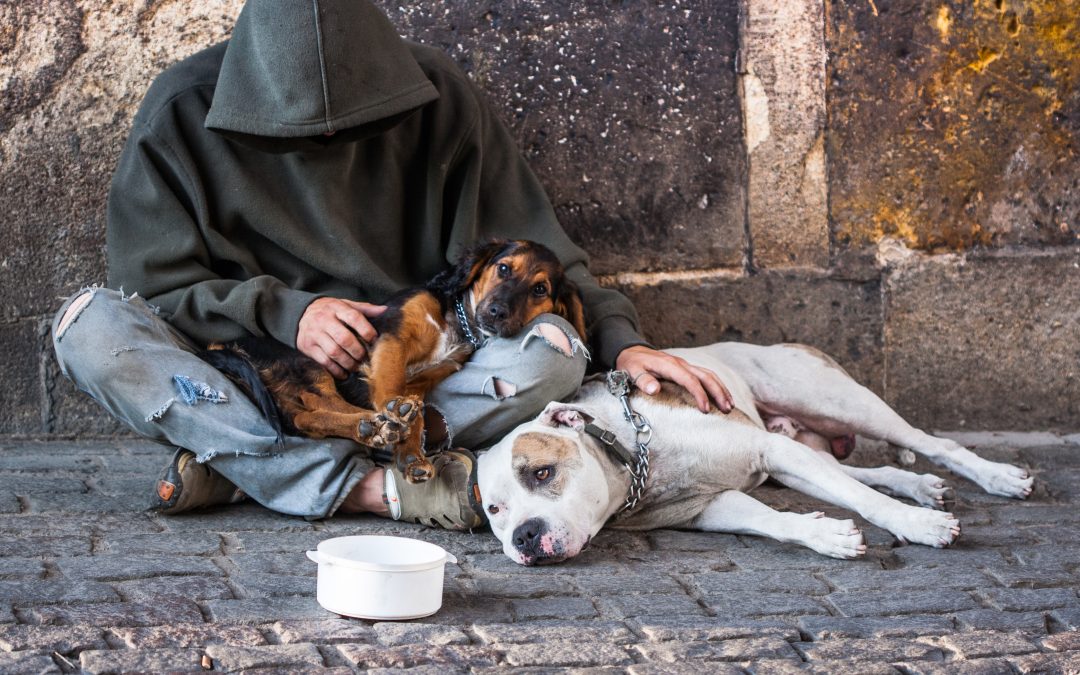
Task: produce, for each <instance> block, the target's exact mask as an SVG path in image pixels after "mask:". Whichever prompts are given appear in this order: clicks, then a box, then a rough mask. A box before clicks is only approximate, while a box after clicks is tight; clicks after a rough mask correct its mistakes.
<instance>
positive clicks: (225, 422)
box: [52, 288, 587, 518]
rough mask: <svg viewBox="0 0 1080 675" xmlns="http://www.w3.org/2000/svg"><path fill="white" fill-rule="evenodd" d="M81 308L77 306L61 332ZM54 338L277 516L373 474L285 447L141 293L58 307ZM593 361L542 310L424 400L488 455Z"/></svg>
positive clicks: (147, 423)
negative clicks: (551, 337)
mask: <svg viewBox="0 0 1080 675" xmlns="http://www.w3.org/2000/svg"><path fill="white" fill-rule="evenodd" d="M87 296H88V297H87ZM76 302H78V303H80V305H81V306H76V309H75V310H74V311H73V314H72V316H71V317H68V318H67V320H66V321H65V322H64V325H63V326H62V327H61V326H60V322H61V318H62V317H64V314H65V312H66V311H67V309H68V308H69V307H70V306H72V305H73V303H76ZM543 324H550V325H548V326H544V325H543ZM552 326H555V327H557V328H558V329H559V330H560V331H561V332H562V335H560V336H558V337H562V336H563V335H564V336H566V337H567V338H569V339H568V340H567V341H562V340H548V339H547V338H546V337H545V336H544V334H543V333H544V332H547V331H550V330H551V327H552ZM549 335H551V334H550V333H549ZM52 338H53V348H54V349H55V351H56V358H57V360H58V361H59V363H60V369H61V370H62V371H63V373H64V374H65V375H66V376H67V377H68V378H69V379H71V381H72V382H74V383H75V385H76V386H77V387H78V388H79V389H81V390H82V391H84V392H86V393H87V394H89V395H90V396H92V397H93V398H94V399H96V400H97V401H98V402H99V403H101V404H102V405H103V406H104V407H105V409H106V410H108V411H109V412H110V413H112V414H113V415H114V416H116V417H117V418H118V419H119V420H120V421H122V422H124V423H125V424H127V425H128V426H129V427H131V428H132V429H133V430H135V432H136V433H138V434H140V435H142V436H145V437H147V438H149V439H152V440H154V441H157V442H159V443H162V444H166V445H169V446H173V447H182V448H186V449H188V450H191V451H192V452H194V453H195V455H196V456H197V458H198V461H200V462H209V463H210V466H211V467H213V468H214V469H216V470H217V471H218V472H219V473H221V474H222V475H224V476H225V477H226V478H228V479H229V480H230V481H232V482H233V483H234V484H235V485H236V486H237V487H238V488H240V489H241V490H243V491H244V492H245V493H247V494H248V495H249V496H250V497H251V498H253V499H254V500H256V501H257V502H259V503H260V504H262V505H264V506H266V507H267V508H270V509H273V510H274V511H278V512H281V513H286V514H291V515H298V516H305V517H308V518H325V517H329V516H330V515H332V514H333V513H334V511H336V510H337V508H338V506H340V505H341V503H342V502H343V501H344V500H345V497H347V496H348V494H349V492H350V491H351V490H352V489H353V487H355V486H356V484H357V483H358V482H359V481H360V479H361V478H363V477H364V475H365V474H366V473H367V472H368V471H370V470H371V469H372V468H374V467H375V462H374V461H373V460H372V457H371V451H370V449H369V448H366V447H364V446H361V445H358V444H356V443H354V442H352V441H350V440H346V439H340V438H326V439H311V438H302V437H295V436H288V437H286V438H285V443H284V446H281V445H278V444H277V443H276V434H275V432H274V430H273V429H272V428H271V427H270V424H269V423H268V422H267V421H266V420H265V418H263V417H262V415H261V414H260V413H259V411H258V409H257V408H256V407H255V406H254V404H252V403H251V402H250V400H248V398H247V397H246V396H245V395H244V394H243V392H242V391H241V390H240V389H239V388H238V387H237V386H236V385H235V384H233V382H232V381H230V380H229V379H228V378H226V377H225V376H224V375H222V374H221V373H220V372H218V371H217V370H215V369H214V368H213V367H211V366H210V365H209V364H207V363H206V362H205V361H203V360H202V359H200V358H198V357H197V356H195V353H196V352H197V351H198V347H197V346H196V345H195V344H194V343H193V342H192V341H191V340H189V339H188V338H187V337H186V336H184V335H183V334H182V333H180V331H178V330H176V329H175V328H173V327H172V326H171V325H170V324H169V323H168V322H166V321H165V320H163V319H162V318H161V317H159V316H158V315H157V312H156V310H155V309H154V308H153V307H151V306H150V305H148V304H147V303H146V302H145V301H144V300H143V299H142V298H140V297H138V296H137V295H135V296H124V295H122V293H120V292H119V291H115V290H111V289H106V288H94V289H88V290H84V291H80V292H79V293H77V294H75V295H74V296H72V297H71V298H70V299H69V300H68V301H67V302H66V303H64V306H63V307H61V308H60V311H59V312H57V314H56V318H55V319H54V321H53V328H52ZM557 343H564V344H565V343H568V345H569V350H566V349H564V344H557ZM586 360H587V355H586V352H585V349H584V347H583V345H582V344H581V341H580V340H579V339H578V337H577V334H576V333H575V332H574V329H573V328H572V327H571V326H570V324H569V323H567V322H566V321H565V320H563V319H562V318H561V317H558V316H555V315H552V314H545V315H542V316H540V317H538V318H537V319H535V320H534V321H533V322H532V323H530V324H529V325H527V326H526V327H525V328H524V329H523V331H522V333H521V334H519V335H518V336H517V337H514V338H492V339H490V340H488V341H487V342H486V343H485V344H484V345H483V346H482V347H481V348H480V349H478V350H477V351H476V352H475V353H474V354H473V355H472V358H471V359H470V360H469V361H468V362H467V363H466V364H465V366H464V367H463V368H462V369H461V370H460V371H458V372H457V373H454V374H453V375H451V376H450V377H449V378H447V379H446V380H444V381H443V382H442V383H440V384H439V385H438V386H437V387H436V388H435V389H434V390H433V391H432V392H431V393H430V394H429V395H428V397H427V402H428V403H429V404H431V405H433V406H435V407H436V408H437V409H438V410H439V412H441V413H442V414H443V416H444V417H445V419H446V423H447V427H448V431H449V432H450V433H451V434H452V436H453V442H454V444H455V445H458V446H463V447H468V448H483V447H485V446H487V445H491V444H492V443H494V442H496V441H497V440H498V439H499V438H500V437H501V436H502V435H503V434H505V433H506V432H507V431H509V430H510V429H512V428H513V427H514V426H516V425H517V424H518V423H520V422H522V421H524V420H526V419H529V418H530V417H533V416H535V415H536V414H538V413H539V412H540V411H541V410H542V409H543V408H544V406H545V405H547V403H548V402H550V401H553V400H558V399H562V398H566V397H568V396H571V395H573V394H574V393H575V392H576V391H577V389H578V386H579V385H580V384H581V380H582V377H583V376H584V373H585V367H586ZM149 485H150V481H149V480H148V481H147V491H148V493H149Z"/></svg>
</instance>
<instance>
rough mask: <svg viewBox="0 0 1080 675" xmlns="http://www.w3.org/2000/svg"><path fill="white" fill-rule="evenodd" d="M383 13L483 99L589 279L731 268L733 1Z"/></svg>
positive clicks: (408, 8)
mask: <svg viewBox="0 0 1080 675" xmlns="http://www.w3.org/2000/svg"><path fill="white" fill-rule="evenodd" d="M380 5H381V6H382V7H383V9H385V10H386V11H387V13H388V14H389V16H390V19H391V20H392V21H394V22H395V23H397V24H398V25H399V26H400V27H401V29H402V32H403V33H404V34H406V35H408V36H411V37H414V38H419V39H421V40H422V41H425V42H429V43H431V44H435V45H437V46H440V47H442V48H444V49H446V50H447V51H448V52H449V53H450V54H451V55H452V56H453V57H454V58H455V59H457V61H458V62H459V63H460V64H461V65H462V66H463V67H464V69H465V70H466V71H467V72H470V73H471V74H472V76H473V78H474V79H475V80H476V81H477V83H478V84H480V86H481V87H482V88H483V89H484V90H485V91H486V92H487V94H488V95H489V97H490V99H491V101H492V103H493V104H494V106H495V109H496V111H497V113H498V114H499V116H500V117H502V119H504V120H505V121H507V122H508V124H509V125H510V127H511V130H512V132H513V134H514V135H515V137H516V138H517V140H518V143H519V146H520V147H521V148H522V150H523V151H524V153H525V156H526V158H527V159H528V161H529V162H530V164H531V165H532V166H533V167H534V169H535V170H536V172H537V174H538V176H539V177H540V180H541V181H542V182H543V183H544V185H545V187H546V188H547V190H548V194H549V195H550V196H551V200H552V202H553V204H554V205H555V209H556V212H557V213H558V216H559V219H560V220H561V221H562V223H563V225H564V226H565V227H566V229H567V231H568V232H569V233H570V235H571V236H572V237H573V238H574V239H575V240H576V241H578V242H579V243H580V244H582V245H583V246H584V248H585V249H586V250H587V251H589V253H590V254H592V255H593V256H594V260H595V269H596V270H598V271H601V272H611V271H616V270H619V271H626V270H662V269H681V268H686V267H689V268H709V267H716V266H732V265H736V266H737V265H741V264H742V259H743V249H744V246H745V243H744V235H743V230H744V226H743V221H744V214H745V208H744V205H743V204H744V201H745V197H744V195H745V192H744V188H743V182H744V180H745V174H746V160H745V158H744V152H743V147H744V146H743V141H742V118H741V114H740V106H739V97H738V93H737V90H736V78H735V69H734V61H735V51H736V48H737V44H738V34H737V30H738V11H739V10H738V3H736V2H733V1H731V0H724V1H722V2H710V1H707V0H691V1H690V2H682V3H680V4H679V5H678V6H675V5H658V4H655V3H651V2H643V1H641V0H632V1H631V2H625V3H622V4H620V5H618V7H609V6H605V5H592V4H589V3H547V4H543V5H538V4H519V5H515V6H514V7H513V9H512V10H510V9H509V8H503V7H500V6H498V5H497V4H492V3H491V2H486V1H482V0H481V1H477V0H470V1H468V2H463V3H452V4H451V3H442V4H439V3H434V4H429V3H418V4H410V5H401V4H400V3H392V2H381V3H380Z"/></svg>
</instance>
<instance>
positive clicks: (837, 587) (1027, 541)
mask: <svg viewBox="0 0 1080 675" xmlns="http://www.w3.org/2000/svg"><path fill="white" fill-rule="evenodd" d="M1004 440H1008V441H1013V442H1017V441H1019V442H1020V443H1021V444H1025V443H1026V444H1027V447H1020V449H1015V448H1016V446H1015V444H1014V445H1013V446H1010V447H1009V448H1006V447H1004V446H1001V447H983V448H980V450H979V451H980V453H981V454H983V455H984V456H988V457H991V458H994V459H1001V460H1009V461H1014V462H1016V463H1019V464H1022V465H1024V466H1027V467H1030V468H1031V469H1032V470H1033V471H1034V472H1035V474H1036V476H1037V478H1038V483H1037V488H1036V492H1035V494H1034V495H1033V497H1032V499H1031V500H1030V501H1028V502H1017V501H1010V500H1006V499H1002V498H996V497H989V496H986V495H984V494H981V493H979V492H978V491H976V490H975V489H974V488H973V486H972V485H971V484H969V483H966V482H964V481H962V480H961V479H959V478H957V477H955V476H949V475H948V474H947V473H943V472H940V471H939V472H938V473H939V474H940V475H945V476H946V477H948V478H950V481H951V484H952V485H954V486H956V487H957V493H958V494H957V500H956V504H955V507H954V512H955V513H957V514H958V515H959V516H960V518H961V520H962V523H963V527H964V533H963V536H962V537H961V539H960V541H959V542H958V544H957V545H956V546H954V547H953V548H950V549H947V550H935V549H931V548H925V547H920V546H896V544H895V542H894V541H893V539H892V537H891V536H889V535H888V534H886V533H885V532H883V531H881V530H878V529H876V528H873V527H870V526H865V524H864V526H865V531H866V532H867V534H868V543H869V544H870V552H869V554H868V555H867V557H866V559H864V560H860V561H856V562H847V561H837V560H831V559H829V558H824V557H821V556H818V555H817V554H814V553H812V552H810V551H808V550H804V549H800V548H797V547H795V546H792V545H786V544H779V543H776V542H771V541H766V540H762V539H756V538H752V537H735V536H729V535H717V534H703V533H692V532H677V531H670V530H662V531H656V532H651V533H641V534H638V533H634V534H628V533H618V532H607V533H602V534H601V535H600V536H599V537H597V539H596V541H595V545H594V546H593V547H592V548H591V549H590V550H589V551H588V552H587V553H586V554H584V555H582V556H581V557H580V558H579V559H576V560H573V561H571V562H570V563H567V564H564V565H561V566H554V567H541V568H521V567H518V566H516V565H515V564H513V563H511V562H510V560H509V559H507V558H505V557H504V556H503V555H502V554H501V552H500V548H499V546H498V544H497V542H496V541H495V539H494V537H492V536H491V534H490V533H489V532H486V531H485V532H477V533H474V534H467V533H465V534H457V533H448V532H444V531H438V530H431V529H425V528H421V527H419V526H405V525H401V524H396V523H391V522H388V521H385V520H381V519H377V518H372V517H349V518H335V519H332V520H329V521H325V522H307V521H304V520H302V519H299V518H290V517H284V516H280V515H277V514H274V513H271V512H269V511H267V510H265V509H262V508H260V507H258V506H255V505H252V504H245V505H240V506H235V507H231V508H222V509H216V510H210V511H205V512H203V513H200V514H198V515H189V516H176V517H171V518H170V517H165V516H154V515H149V514H147V513H145V512H143V510H142V507H143V506H144V505H145V504H146V503H147V501H148V493H149V491H150V489H151V484H152V482H153V479H154V477H155V476H156V474H157V471H158V469H159V468H160V466H161V465H163V464H164V463H165V461H166V460H167V458H168V457H169V454H170V453H169V451H168V450H167V449H164V448H161V447H158V446H154V445H152V444H148V443H144V442H138V441H131V440H120V441H116V440H113V441H79V442H51V443H36V442H31V441H0V671H2V672H20V673H21V672H75V671H80V670H82V671H85V672H92V673H104V672H150V673H157V672H166V671H169V672H178V671H179V672H183V671H193V672H201V671H202V666H201V664H202V663H203V660H204V657H209V659H212V662H211V663H212V667H213V669H214V670H215V671H229V672H280V671H289V672H296V671H309V670H320V669H327V670H330V671H336V672H341V673H348V672H353V671H356V670H367V669H372V670H379V669H389V670H400V669H415V670H418V671H421V672H437V673H440V675H442V674H445V673H449V672H463V671H475V672H499V671H505V670H510V669H523V670H527V669H533V670H537V671H544V672H546V671H551V670H559V669H563V668H569V669H580V670H590V669H591V670H595V671H598V672H609V671H610V672H630V673H652V672H658V673H667V672H693V673H701V672H709V673H713V672H719V673H726V672H743V671H750V672H758V673H788V672H794V671H797V670H800V671H807V672H822V673H826V672H830V673H831V672H873V673H879V672H880V673H886V672H896V671H900V672H904V673H998V672H1072V673H1076V672H1080V630H1078V628H1080V597H1078V595H1077V589H1078V582H1080V555H1078V551H1080V508H1077V507H1078V505H1080V496H1077V495H1078V493H1080V445H1077V444H1072V443H1068V442H1066V440H1063V439H1055V438H1054V437H1051V436H1049V435H1046V434H1043V435H1037V436H1031V435H1022V436H1017V437H1015V438H1006V439H1004ZM1068 440H1070V441H1080V439H1076V438H1070V439H1068ZM1033 441H1034V443H1035V444H1034V445H1032V442H1033ZM1040 443H1041V444H1040ZM893 456H894V455H893V453H892V452H891V451H888V450H887V449H885V448H873V447H871V448H869V449H867V450H861V451H860V453H858V454H857V455H856V458H857V461H858V462H859V463H865V464H873V463H876V462H881V461H888V460H889V459H891V458H893ZM916 469H917V470H920V471H926V470H929V469H930V467H929V466H928V465H923V464H922V463H921V460H920V463H919V464H917V465H916ZM755 494H756V495H758V496H759V497H762V498H763V499H764V500H765V501H768V502H770V503H772V504H774V505H777V506H782V507H789V508H795V509H813V508H818V507H819V505H817V504H815V503H814V502H812V501H810V500H807V499H804V498H802V497H799V496H798V495H796V494H795V493H793V492H791V491H789V490H784V489H780V488H773V487H769V486H765V487H763V488H761V489H760V490H758V491H757V492H755ZM824 510H825V511H827V512H829V513H830V515H836V514H838V513H839V512H838V511H837V510H836V509H832V508H829V507H826V508H824ZM357 533H388V534H401V535H406V536H413V537H418V538H421V539H426V540H428V541H432V542H435V543H438V544H440V545H442V546H443V547H445V548H446V549H448V550H449V551H451V552H452V553H454V554H456V555H457V557H458V558H459V560H460V564H458V565H448V568H447V574H448V578H447V592H446V597H445V601H444V605H443V609H442V610H441V611H440V612H439V613H438V614H436V615H435V616H433V617H429V618H427V619H422V620H418V621H413V622H404V623H375V622H370V621H360V620H349V619H343V618H338V617H336V616H335V615H332V614H330V613H328V612H326V611H324V610H323V609H322V608H320V607H319V606H318V604H317V603H316V602H315V598H314V595H315V576H314V574H315V571H316V569H315V565H314V564H313V563H311V562H310V561H308V560H307V558H306V557H305V556H304V551H305V550H307V549H311V548H314V547H315V545H316V543H317V542H318V541H320V540H322V539H324V538H328V537H332V536H339V535H345V534H357Z"/></svg>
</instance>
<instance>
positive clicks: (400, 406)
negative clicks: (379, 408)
mask: <svg viewBox="0 0 1080 675" xmlns="http://www.w3.org/2000/svg"><path fill="white" fill-rule="evenodd" d="M423 406H424V401H423V400H422V399H421V398H420V397H419V396H402V397H400V398H392V399H390V400H389V401H387V402H386V405H385V406H383V412H382V414H383V416H385V417H386V419H387V420H389V421H391V422H397V423H398V424H400V425H402V426H403V427H405V428H408V427H409V425H410V424H412V422H413V420H414V419H416V415H417V414H418V413H419V412H420V410H421V409H422V408H423Z"/></svg>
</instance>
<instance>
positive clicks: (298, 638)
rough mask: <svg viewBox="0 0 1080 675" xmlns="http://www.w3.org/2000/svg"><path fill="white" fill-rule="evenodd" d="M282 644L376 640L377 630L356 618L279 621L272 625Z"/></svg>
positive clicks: (271, 628)
mask: <svg viewBox="0 0 1080 675" xmlns="http://www.w3.org/2000/svg"><path fill="white" fill-rule="evenodd" d="M270 630H272V631H273V632H274V634H275V635H276V636H277V639H278V641H279V642H281V643H282V644H294V643H297V642H311V643H316V644H334V643H337V642H375V639H376V635H375V631H374V630H373V629H372V628H371V626H370V625H368V624H366V623H363V622H361V621H357V620H356V619H344V618H338V619H321V620H315V621H295V620H290V621H278V622H276V623H274V625H273V626H271V627H270Z"/></svg>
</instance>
